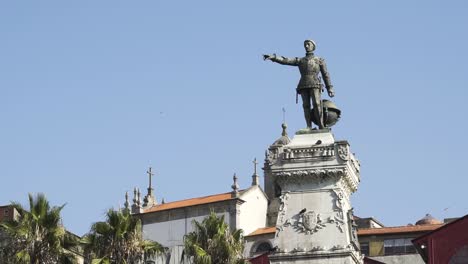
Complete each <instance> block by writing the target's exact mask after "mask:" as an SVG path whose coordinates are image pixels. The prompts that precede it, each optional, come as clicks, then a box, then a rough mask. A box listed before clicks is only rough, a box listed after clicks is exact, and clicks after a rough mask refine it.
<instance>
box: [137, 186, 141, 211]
mask: <svg viewBox="0 0 468 264" xmlns="http://www.w3.org/2000/svg"><path fill="white" fill-rule="evenodd" d="M137 205H138V207H140V206H141V193H140V188H137Z"/></svg>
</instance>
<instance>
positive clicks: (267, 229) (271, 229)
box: [247, 226, 276, 236]
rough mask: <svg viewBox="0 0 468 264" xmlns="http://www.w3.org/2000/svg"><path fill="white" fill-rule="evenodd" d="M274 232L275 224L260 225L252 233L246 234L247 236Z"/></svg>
mask: <svg viewBox="0 0 468 264" xmlns="http://www.w3.org/2000/svg"><path fill="white" fill-rule="evenodd" d="M275 232H276V227H275V226H270V227H262V228H259V229H257V230H255V231H253V232H252V233H250V234H248V235H247V236H259V235H265V234H274V233H275Z"/></svg>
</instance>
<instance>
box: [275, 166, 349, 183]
mask: <svg viewBox="0 0 468 264" xmlns="http://www.w3.org/2000/svg"><path fill="white" fill-rule="evenodd" d="M345 171H346V169H345V168H329V169H328V168H327V169H313V170H296V171H281V172H277V173H274V175H275V179H276V181H278V182H279V183H303V182H304V181H316V182H319V183H321V182H323V181H325V180H328V179H338V178H339V177H340V176H342V175H344V173H345Z"/></svg>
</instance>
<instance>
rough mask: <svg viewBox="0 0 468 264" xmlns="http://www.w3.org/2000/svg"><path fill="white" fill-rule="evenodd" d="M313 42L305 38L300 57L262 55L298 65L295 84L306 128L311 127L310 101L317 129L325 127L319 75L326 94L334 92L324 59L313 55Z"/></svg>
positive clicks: (272, 59)
mask: <svg viewBox="0 0 468 264" xmlns="http://www.w3.org/2000/svg"><path fill="white" fill-rule="evenodd" d="M315 47H316V45H315V42H314V41H313V40H305V41H304V48H305V50H306V56H305V57H302V58H298V57H295V58H286V57H282V56H276V54H273V55H263V59H264V60H271V61H273V62H277V63H279V64H283V65H291V66H297V67H299V72H300V73H301V79H300V81H299V84H298V85H297V88H296V92H297V93H298V94H301V97H302V106H303V108H304V117H305V120H306V124H307V128H309V129H311V128H312V113H311V112H312V109H311V105H310V101H312V106H313V109H314V113H313V114H314V115H315V120H314V121H315V123H316V124H317V126H318V127H319V129H323V128H325V124H324V121H323V106H322V99H321V94H322V91H323V86H322V81H321V77H320V75H321V76H322V77H323V82H324V83H325V87H326V88H327V91H328V95H329V96H330V97H333V96H334V95H335V92H334V90H333V85H332V84H331V82H330V76H329V75H328V71H327V67H326V64H325V60H324V59H322V58H319V57H316V56H314V50H315Z"/></svg>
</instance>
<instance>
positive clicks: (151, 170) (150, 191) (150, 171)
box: [146, 167, 154, 196]
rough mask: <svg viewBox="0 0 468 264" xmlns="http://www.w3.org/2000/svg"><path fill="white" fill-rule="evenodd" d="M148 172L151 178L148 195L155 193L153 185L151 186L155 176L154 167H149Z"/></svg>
mask: <svg viewBox="0 0 468 264" xmlns="http://www.w3.org/2000/svg"><path fill="white" fill-rule="evenodd" d="M146 173H148V178H149V185H148V195H149V196H150V195H153V192H152V191H153V186H151V177H153V176H154V173H153V169H152V168H151V167H149V169H148V171H146Z"/></svg>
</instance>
